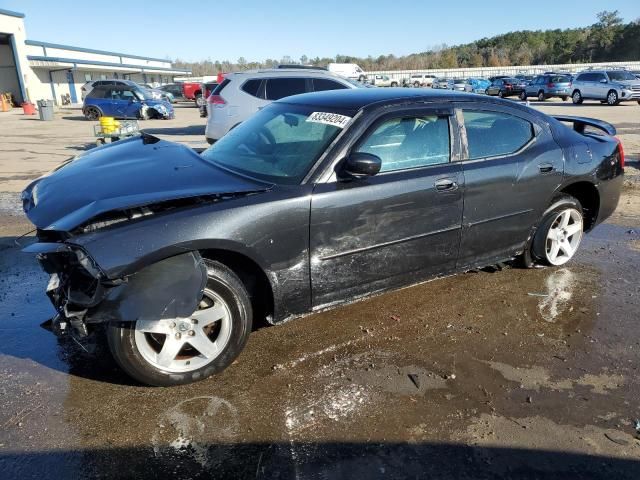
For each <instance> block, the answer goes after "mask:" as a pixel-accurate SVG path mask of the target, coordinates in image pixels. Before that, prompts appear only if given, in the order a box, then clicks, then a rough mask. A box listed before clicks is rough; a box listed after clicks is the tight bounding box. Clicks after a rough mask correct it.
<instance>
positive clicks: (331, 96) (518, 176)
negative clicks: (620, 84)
mask: <svg viewBox="0 0 640 480" xmlns="http://www.w3.org/2000/svg"><path fill="white" fill-rule="evenodd" d="M614 134H615V129H614V128H613V127H612V126H611V125H609V124H607V123H604V122H600V121H597V120H593V119H587V118H579V117H556V118H552V117H549V116H547V115H544V114H542V113H540V112H538V111H535V110H533V109H530V108H528V107H525V106H522V105H517V104H514V103H512V102H508V101H506V100H501V99H498V98H490V97H486V96H476V95H470V94H458V93H453V92H446V91H425V90H405V89H360V90H338V91H329V92H318V93H311V94H305V95H299V96H294V97H289V98H285V99H282V100H280V101H278V102H275V103H273V104H271V105H270V106H268V107H266V108H264V109H263V110H261V111H260V112H258V113H257V114H256V115H255V116H253V117H252V118H251V119H249V120H247V121H246V122H244V123H243V124H241V125H240V126H238V127H237V128H235V129H233V130H232V131H231V132H229V133H228V134H227V135H226V136H224V138H222V139H221V140H220V141H218V142H217V143H216V144H215V145H213V146H212V147H210V148H209V149H208V150H205V151H204V152H203V153H202V154H200V155H198V154H196V153H195V152H194V151H193V150H191V149H189V148H187V147H185V146H181V145H178V144H175V143H170V142H166V141H162V140H159V139H158V138H155V137H153V136H150V135H146V134H143V135H141V136H139V137H134V138H130V139H127V140H122V141H120V142H116V143H114V144H112V145H108V146H104V147H100V148H97V149H94V150H92V151H90V152H87V153H85V154H83V155H81V156H79V157H76V158H74V159H71V160H69V161H67V162H66V163H64V164H63V165H61V166H60V167H59V168H58V169H57V170H56V171H54V172H52V173H51V174H49V175H47V176H44V177H42V178H39V179H37V180H35V181H34V182H33V183H32V184H31V185H29V187H28V188H27V189H26V190H25V191H24V192H23V194H22V200H23V204H24V210H25V212H26V214H27V216H28V217H29V219H30V220H31V221H32V222H33V223H34V224H35V225H36V227H37V237H38V241H37V242H36V243H33V244H31V245H29V246H28V247H27V248H26V249H25V250H26V251H28V252H32V253H36V254H37V256H38V259H39V261H40V263H41V264H42V266H43V268H44V269H45V270H46V271H47V272H48V273H49V274H50V275H51V277H50V281H49V285H48V287H47V294H48V295H49V297H50V298H51V301H52V302H53V304H54V306H55V308H56V310H57V312H58V314H57V316H56V318H55V319H54V320H55V321H54V323H55V327H56V330H57V331H58V332H60V333H66V334H71V335H76V336H77V335H86V334H88V333H91V331H92V330H96V329H97V328H99V327H100V326H101V327H102V328H106V336H107V339H108V343H109V347H110V350H111V352H112V353H113V356H114V357H115V359H116V361H117V362H118V363H119V365H120V366H121V367H122V368H123V369H124V370H125V371H126V372H127V373H128V374H129V375H131V376H132V377H134V378H135V379H137V380H138V381H140V382H143V383H146V384H150V385H163V386H164V385H176V384H183V383H188V382H192V381H196V380H200V379H203V378H206V377H208V376H209V375H211V374H213V373H216V372H219V371H220V370H222V369H224V368H225V367H227V366H228V365H229V364H231V363H232V362H233V360H234V359H235V358H236V357H237V356H238V355H239V353H240V351H241V350H242V348H243V347H244V345H245V344H246V342H247V339H248V336H249V333H250V332H251V328H252V322H253V320H254V319H256V318H261V319H265V318H266V319H267V320H268V321H269V322H271V323H274V324H275V323H280V322H284V321H286V320H288V319H291V318H294V317H298V316H301V315H305V314H308V313H310V312H314V311H318V310H321V309H326V308H328V307H332V306H335V305H338V304H340V303H343V302H348V301H353V300H354V299H357V298H361V297H366V296H367V295H371V294H374V293H378V292H382V291H385V290H389V289H393V288H397V287H402V286H406V285H410V284H414V283H417V282H421V281H424V280H425V279H429V278H434V277H438V276H442V275H448V274H451V273H453V272H464V271H465V270H469V269H472V268H477V267H482V266H486V265H490V264H494V263H496V262H501V261H506V260H513V259H518V260H519V261H520V263H521V264H522V265H524V266H533V265H536V264H539V265H543V264H544V265H551V266H556V265H562V264H564V263H566V262H567V261H569V260H570V259H571V258H572V257H573V256H574V254H575V253H576V250H577V249H578V247H579V245H580V241H581V238H582V235H583V233H584V232H586V231H589V230H590V229H592V228H593V227H594V226H595V225H597V224H598V223H599V222H602V221H603V220H604V219H605V218H607V217H608V216H609V215H610V214H611V213H612V212H613V211H614V209H615V208H616V205H617V203H618V198H619V194H620V187H621V184H622V174H623V169H624V153H623V150H622V145H621V144H620V143H619V141H618V140H617V139H616V138H615V137H614V136H613V135H614Z"/></svg>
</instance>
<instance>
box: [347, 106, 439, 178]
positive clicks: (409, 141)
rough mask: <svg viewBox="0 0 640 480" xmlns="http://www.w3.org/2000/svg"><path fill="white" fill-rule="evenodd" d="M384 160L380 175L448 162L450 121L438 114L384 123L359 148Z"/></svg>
mask: <svg viewBox="0 0 640 480" xmlns="http://www.w3.org/2000/svg"><path fill="white" fill-rule="evenodd" d="M357 151H358V152H365V153H372V154H374V155H377V156H378V157H380V159H381V160H382V166H381V168H380V171H381V172H391V171H395V170H405V169H408V168H418V167H425V166H428V165H438V164H442V163H448V162H449V119H448V117H439V116H436V115H428V116H420V117H401V118H393V119H390V120H385V121H383V122H382V123H380V124H378V126H377V127H375V128H374V130H373V132H371V133H370V134H369V135H368V136H367V137H366V138H365V140H364V141H363V142H362V143H361V144H360V145H359V146H358V148H357Z"/></svg>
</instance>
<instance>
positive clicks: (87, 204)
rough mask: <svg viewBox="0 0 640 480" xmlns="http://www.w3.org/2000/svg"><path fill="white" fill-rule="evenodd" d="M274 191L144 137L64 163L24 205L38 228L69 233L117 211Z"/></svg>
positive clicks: (29, 192) (36, 185) (27, 193)
mask: <svg viewBox="0 0 640 480" xmlns="http://www.w3.org/2000/svg"><path fill="white" fill-rule="evenodd" d="M270 187H271V185H269V184H265V183H262V182H259V181H257V180H252V179H247V178H245V177H242V176H239V175H234V174H233V173H230V172H228V171H227V170H224V169H222V168H219V167H217V166H216V165H215V164H213V163H211V162H209V161H207V160H205V159H204V158H202V157H201V156H200V155H198V154H197V153H195V152H194V151H193V150H191V149H190V148H188V147H185V146H184V145H180V144H177V143H172V142H167V141H164V140H159V139H158V138H156V137H152V136H149V135H142V136H139V137H132V138H130V139H127V140H122V141H119V142H117V143H114V144H112V145H108V146H105V147H100V148H97V149H95V150H91V151H89V152H87V153H85V154H81V155H80V156H78V157H76V158H74V159H72V160H70V161H68V162H65V163H64V164H62V165H61V166H60V167H58V168H57V169H56V170H54V171H53V172H51V173H50V174H48V175H45V176H44V177H41V178H39V179H37V180H35V181H34V182H32V183H31V184H30V185H29V186H28V187H27V188H26V189H25V190H24V191H23V192H22V203H23V208H24V210H25V213H26V215H27V217H28V218H29V220H31V222H32V223H33V224H34V225H35V226H36V227H38V228H40V229H47V230H60V231H69V230H72V229H73V228H75V227H77V226H78V225H81V224H82V223H84V222H86V221H87V220H89V219H91V218H93V217H95V216H97V215H100V214H102V213H105V212H109V211H113V210H122V209H126V208H133V207H139V206H144V205H151V204H154V203H158V202H163V201H168V200H175V199H182V198H189V197H197V196H202V195H216V194H234V193H244V192H247V193H248V192H257V191H265V190H268V189H269V188H270Z"/></svg>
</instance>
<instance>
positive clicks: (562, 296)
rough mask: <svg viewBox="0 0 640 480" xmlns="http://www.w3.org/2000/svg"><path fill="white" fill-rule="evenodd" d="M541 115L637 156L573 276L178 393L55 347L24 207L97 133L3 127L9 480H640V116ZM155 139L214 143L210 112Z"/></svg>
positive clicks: (510, 278) (287, 334) (427, 303)
mask: <svg viewBox="0 0 640 480" xmlns="http://www.w3.org/2000/svg"><path fill="white" fill-rule="evenodd" d="M532 105H533V106H534V107H536V108H541V109H543V110H544V111H547V112H549V113H560V112H562V113H566V114H573V115H576V114H579V115H584V116H593V117H597V118H601V119H603V120H607V121H610V122H612V123H614V124H616V126H617V127H618V129H619V133H620V137H621V138H622V140H623V142H624V145H625V148H626V151H627V171H626V173H627V179H626V182H625V184H626V186H625V190H624V194H623V197H622V199H621V202H620V205H619V208H618V210H617V211H616V213H615V214H614V216H613V217H612V218H611V219H610V220H609V221H607V222H606V223H605V224H603V225H601V226H599V227H597V228H596V229H595V230H594V231H593V232H592V233H590V234H589V235H587V236H586V238H585V240H584V243H583V246H582V249H581V251H580V253H579V255H578V256H577V257H576V259H575V260H574V261H573V262H571V263H570V265H569V266H568V267H566V268H560V269H540V270H520V269H516V268H505V269H503V270H500V271H497V270H495V271H490V270H487V271H481V272H473V273H467V274H464V275H458V276H455V277H449V278H446V279H442V280H437V281H434V282H430V283H426V284H423V285H419V286H415V287H411V288H407V289H404V290H400V291H397V292H393V293H389V294H385V295H381V296H378V297H375V298H372V299H369V300H366V301H362V302H358V303H355V304H352V305H349V306H346V307H342V308H338V309H335V310H332V311H328V312H325V313H321V314H316V315H311V316H309V317H306V318H303V319H300V320H296V321H293V322H290V323H288V324H285V325H283V326H279V327H269V328H261V329H258V330H256V331H255V332H253V334H252V335H251V338H250V341H249V344H248V346H247V349H246V350H245V352H244V353H243V354H242V355H241V356H240V358H239V359H238V361H237V362H236V363H235V364H234V365H232V366H231V367H230V368H229V369H227V370H226V371H225V372H223V373H222V374H220V375H218V376H217V377H215V378H211V379H208V380H206V381H203V382H200V383H198V384H194V385H189V386H185V387H177V388H171V389H159V388H147V387H141V386H139V385H136V384H133V383H132V382H130V381H129V380H128V378H127V377H125V376H124V375H123V374H121V373H120V372H119V370H118V369H117V368H116V367H115V366H114V365H113V363H112V362H111V361H110V360H109V358H108V356H107V355H105V354H104V351H102V350H101V349H98V351H97V352H85V351H84V350H83V348H82V347H81V346H79V345H77V344H75V343H73V342H72V341H60V340H57V339H56V338H55V337H53V336H52V335H51V334H50V333H49V332H47V331H45V330H44V329H42V328H40V326H39V325H40V323H42V322H43V321H45V320H46V319H48V318H50V317H51V315H52V314H53V309H52V307H51V306H50V305H49V303H48V301H47V299H46V297H45V295H44V286H45V284H46V280H47V277H46V275H45V274H43V273H42V272H41V271H40V269H39V267H38V266H37V264H36V262H35V261H34V260H33V258H31V257H30V256H29V255H25V254H20V253H19V248H18V247H17V246H16V245H15V243H14V241H15V240H16V237H17V236H19V235H21V234H23V233H25V232H27V231H28V230H29V229H30V227H29V224H28V223H27V222H26V221H25V220H24V219H23V218H22V216H21V214H20V207H19V202H18V194H17V192H18V191H19V190H20V188H22V187H23V186H24V185H25V184H26V182H28V179H29V178H32V177H33V176H37V175H39V174H40V173H42V172H43V171H47V170H49V169H50V168H51V167H53V166H54V165H55V164H56V163H58V162H59V161H60V160H62V159H64V158H65V157H66V156H68V155H69V153H73V150H75V149H76V148H79V149H81V148H84V145H89V144H90V142H91V135H90V128H89V124H88V123H86V122H82V121H79V120H75V119H63V118H62V117H76V116H77V115H78V113H77V112H71V113H66V114H64V113H63V114H59V115H58V120H57V121H56V122H52V123H50V124H49V123H47V124H44V125H43V124H42V123H39V122H36V121H32V120H27V119H25V118H24V117H22V116H18V115H12V116H10V117H9V116H4V117H3V116H0V132H1V133H0V177H2V179H1V180H0V190H1V191H2V192H3V193H0V237H1V238H0V334H1V335H2V341H1V342H0V472H2V473H1V474H0V477H1V478H3V479H4V478H6V479H13V478H16V479H18V478H19V479H24V478H74V479H75V478H132V477H134V476H135V477H137V478H160V477H162V478H165V477H169V476H173V477H174V478H251V479H255V478H283V479H288V478H296V479H311V478H312V479H325V478H326V479H334V478H363V479H364V478H366V479H369V478H454V477H455V478H531V479H533V478H562V479H566V478H581V479H582V478H607V479H622V478H629V479H632V478H633V479H637V478H639V477H640V440H639V439H638V437H637V432H636V428H635V425H634V421H635V419H638V418H640V380H639V379H638V359H639V357H638V355H639V353H640V324H639V322H640V315H639V314H638V311H639V310H640V287H639V285H640V269H639V268H638V267H640V188H639V187H640V183H639V182H638V179H639V178H640V177H639V176H638V173H639V170H638V167H639V165H638V159H639V156H640V130H639V128H640V107H638V105H635V104H633V105H624V106H620V107H615V108H611V107H601V106H600V105H593V104H592V105H590V106H586V105H585V106H581V107H576V106H572V105H567V104H562V103H561V102H545V104H543V105H539V104H536V103H534V102H532ZM147 123H148V124H149V125H151V126H152V127H153V128H154V129H156V133H160V134H162V133H163V132H160V130H162V129H169V131H168V133H167V132H164V133H165V134H167V136H166V138H173V139H176V140H182V139H186V140H187V142H188V143H189V144H190V145H191V146H200V143H199V142H202V136H201V134H202V130H203V127H202V124H203V120H201V119H199V118H198V117H197V113H196V111H195V109H189V108H181V109H178V114H177V119H176V120H175V121H173V122H160V121H156V122H151V123H149V122H147ZM181 129H182V131H183V132H184V133H186V134H188V135H189V136H187V137H183V136H181V135H180V134H179V133H178V132H180V131H181ZM87 132H88V133H87ZM27 177H28V178H27ZM19 241H20V242H24V241H29V240H28V238H27V239H21V240H19ZM91 347H92V345H89V348H91Z"/></svg>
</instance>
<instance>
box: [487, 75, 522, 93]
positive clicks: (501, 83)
mask: <svg viewBox="0 0 640 480" xmlns="http://www.w3.org/2000/svg"><path fill="white" fill-rule="evenodd" d="M523 91H524V87H523V86H522V84H521V83H520V82H519V81H518V80H517V79H516V78H511V77H506V78H497V79H496V80H494V81H493V82H491V85H489V86H488V87H487V90H486V94H487V95H497V96H498V97H500V98H504V97H512V96H518V95H520V93H521V92H523Z"/></svg>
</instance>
